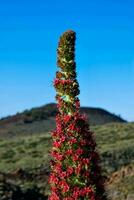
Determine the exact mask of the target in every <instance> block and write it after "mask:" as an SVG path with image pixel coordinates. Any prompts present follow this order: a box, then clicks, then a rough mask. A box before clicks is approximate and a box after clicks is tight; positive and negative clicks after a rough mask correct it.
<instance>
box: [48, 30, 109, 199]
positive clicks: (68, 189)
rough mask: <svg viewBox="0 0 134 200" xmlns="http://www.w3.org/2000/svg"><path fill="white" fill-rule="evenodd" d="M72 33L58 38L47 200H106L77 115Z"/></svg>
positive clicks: (91, 149)
mask: <svg viewBox="0 0 134 200" xmlns="http://www.w3.org/2000/svg"><path fill="white" fill-rule="evenodd" d="M74 44H75V33H74V32H73V31H68V32H65V33H64V34H63V36H62V37H61V38H60V42H59V47H58V65H59V67H60V68H61V70H62V71H59V72H57V73H56V79H55V80H54V87H55V89H56V91H57V95H56V100H57V107H58V110H59V113H58V114H57V116H56V129H55V130H54V131H52V132H51V135H52V139H53V146H52V150H51V156H52V161H51V174H50V177H49V184H50V188H51V194H50V196H49V200H80V199H84V200H106V199H107V198H106V195H105V189H104V183H103V177H102V175H101V169H100V165H99V155H98V153H97V152H96V143H95V140H94V137H93V133H92V132H91V131H90V129H89V125H88V123H87V119H86V116H85V115H83V114H80V112H79V108H80V101H79V99H78V97H77V95H78V94H79V88H78V83H77V81H76V72H75V62H74Z"/></svg>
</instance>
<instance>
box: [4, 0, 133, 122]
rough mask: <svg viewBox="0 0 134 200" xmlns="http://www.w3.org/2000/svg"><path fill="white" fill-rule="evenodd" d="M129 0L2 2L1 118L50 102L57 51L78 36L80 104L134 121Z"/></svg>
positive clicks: (53, 92)
mask: <svg viewBox="0 0 134 200" xmlns="http://www.w3.org/2000/svg"><path fill="white" fill-rule="evenodd" d="M133 8H134V3H133V1H132V0H109V1H107V0H102V1H99V0H94V1H90V0H83V1H80V0H77V1H76V0H57V1H55V0H49V1H48V0H38V1H31V0H27V1H26V0H23V1H17V0H16V1H15V0H12V1H10V0H3V1H2V0H0V117H2V116H6V115H9V114H14V113H16V112H18V111H22V110H25V109H27V108H31V107H35V106H40V105H43V104H46V103H50V102H54V101H55V99H54V97H55V91H54V88H53V86H52V81H53V79H54V77H55V72H56V70H57V67H56V48H57V42H58V39H59V36H60V35H61V33H63V32H64V31H66V30H68V29H73V30H74V31H76V33H77V42H76V62H77V73H78V81H79V84H80V90H81V94H80V96H79V97H80V100H81V105H82V106H92V107H101V108H105V109H107V110H109V111H110V112H112V113H116V114H120V115H121V116H122V117H124V118H125V119H127V120H129V121H134V92H133V91H134V37H133V36H134V13H133Z"/></svg>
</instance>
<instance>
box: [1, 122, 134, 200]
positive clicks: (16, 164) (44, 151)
mask: <svg viewBox="0 0 134 200" xmlns="http://www.w3.org/2000/svg"><path fill="white" fill-rule="evenodd" d="M91 129H92V131H94V132H95V136H96V140H97V144H98V150H99V152H100V153H101V157H102V165H103V166H104V172H103V173H104V175H105V176H106V177H107V178H106V179H107V188H108V192H109V195H111V196H112V200H126V199H127V197H129V199H130V198H131V200H133V199H134V198H133V195H134V123H110V124H106V125H101V126H92V127H91ZM50 148H51V136H50V134H49V133H42V134H36V135H27V136H26V135H25V134H22V136H21V135H17V136H14V137H12V138H3V137H2V138H0V160H1V162H0V190H1V191H0V195H2V192H3V191H7V193H4V195H5V194H9V193H10V192H11V193H14V190H15V191H16V189H15V188H16V187H17V188H18V187H19V189H18V190H20V191H21V194H24V193H26V194H29V191H31V195H32V191H34V188H36V191H38V192H37V193H38V194H39V195H42V194H43V195H44V194H45V196H47V194H48V189H49V188H48V185H47V178H48V175H49V160H50V156H49V150H50ZM3 177H4V179H5V181H6V183H5V182H4V183H3ZM3 184H4V185H7V184H8V185H7V186H8V187H7V188H6V187H5V189H3V186H2V185H3ZM9 185H10V187H9ZM27 192H28V193H27ZM22 197H23V195H22ZM0 199H2V198H1V196H0ZM20 199H21V198H20ZM20 199H18V200H20ZM39 199H41V198H39V197H37V198H36V199H35V200H39ZM2 200H7V199H6V197H5V199H4V197H3V199H2ZM8 200H10V198H9V199H8ZM11 200H13V198H11ZM29 200H33V199H32V197H31V199H30V197H29ZM41 200H42V199H41Z"/></svg>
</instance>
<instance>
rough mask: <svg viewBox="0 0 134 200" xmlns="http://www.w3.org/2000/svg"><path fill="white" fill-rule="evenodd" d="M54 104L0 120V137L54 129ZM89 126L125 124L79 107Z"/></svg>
mask: <svg viewBox="0 0 134 200" xmlns="http://www.w3.org/2000/svg"><path fill="white" fill-rule="evenodd" d="M56 113H57V108H56V104H54V103H50V104H47V105H44V106H42V107H39V108H32V109H31V110H25V111H24V112H22V113H18V114H16V115H14V116H9V117H6V118H3V119H1V120H0V136H4V137H5V136H13V135H17V134H23V135H25V134H26V135H28V134H38V133H42V132H48V131H50V130H52V129H54V128H55V115H56ZM81 113H85V114H86V115H87V118H88V120H89V123H90V125H102V124H106V123H111V122H125V120H123V119H122V118H121V117H119V116H116V115H114V114H111V113H110V112H108V111H106V110H104V109H101V108H90V107H81Z"/></svg>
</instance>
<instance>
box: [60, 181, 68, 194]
mask: <svg viewBox="0 0 134 200" xmlns="http://www.w3.org/2000/svg"><path fill="white" fill-rule="evenodd" d="M60 186H61V188H62V191H63V192H67V191H69V185H68V184H67V183H66V181H64V180H63V181H60Z"/></svg>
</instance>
